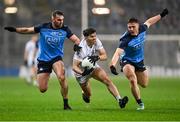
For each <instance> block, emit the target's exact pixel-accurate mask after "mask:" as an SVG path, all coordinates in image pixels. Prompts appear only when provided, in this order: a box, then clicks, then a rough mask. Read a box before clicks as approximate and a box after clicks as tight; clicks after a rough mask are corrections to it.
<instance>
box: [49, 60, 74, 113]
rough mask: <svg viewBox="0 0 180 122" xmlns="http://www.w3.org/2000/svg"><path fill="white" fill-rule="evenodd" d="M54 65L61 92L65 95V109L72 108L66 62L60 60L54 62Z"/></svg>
mask: <svg viewBox="0 0 180 122" xmlns="http://www.w3.org/2000/svg"><path fill="white" fill-rule="evenodd" d="M52 67H53V70H54V72H55V74H56V76H57V78H58V80H59V83H60V86H61V94H62V97H63V102H64V109H67V110H68V109H71V107H70V106H69V104H68V84H67V81H66V78H65V69H64V63H63V62H62V61H61V60H58V61H56V62H55V63H54V64H53V66H52Z"/></svg>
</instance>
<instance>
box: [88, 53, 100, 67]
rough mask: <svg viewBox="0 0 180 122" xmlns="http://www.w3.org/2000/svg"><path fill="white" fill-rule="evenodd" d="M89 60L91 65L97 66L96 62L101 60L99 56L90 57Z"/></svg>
mask: <svg viewBox="0 0 180 122" xmlns="http://www.w3.org/2000/svg"><path fill="white" fill-rule="evenodd" d="M88 59H89V61H90V62H91V63H93V64H94V65H95V63H96V61H98V60H99V59H100V58H99V56H97V55H94V56H88Z"/></svg>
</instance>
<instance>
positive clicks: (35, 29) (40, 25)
mask: <svg viewBox="0 0 180 122" xmlns="http://www.w3.org/2000/svg"><path fill="white" fill-rule="evenodd" d="M42 27H43V25H42V24H39V25H36V26H35V27H34V31H35V33H39V32H40V30H41V28H42Z"/></svg>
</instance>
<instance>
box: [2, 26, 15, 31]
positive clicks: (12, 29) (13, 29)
mask: <svg viewBox="0 0 180 122" xmlns="http://www.w3.org/2000/svg"><path fill="white" fill-rule="evenodd" d="M4 29H5V30H8V31H10V32H16V28H15V27H10V26H8V27H4Z"/></svg>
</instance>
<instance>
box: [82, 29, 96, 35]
mask: <svg viewBox="0 0 180 122" xmlns="http://www.w3.org/2000/svg"><path fill="white" fill-rule="evenodd" d="M95 32H96V30H95V29H94V28H87V29H85V30H83V35H84V36H89V35H91V34H92V33H95Z"/></svg>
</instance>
